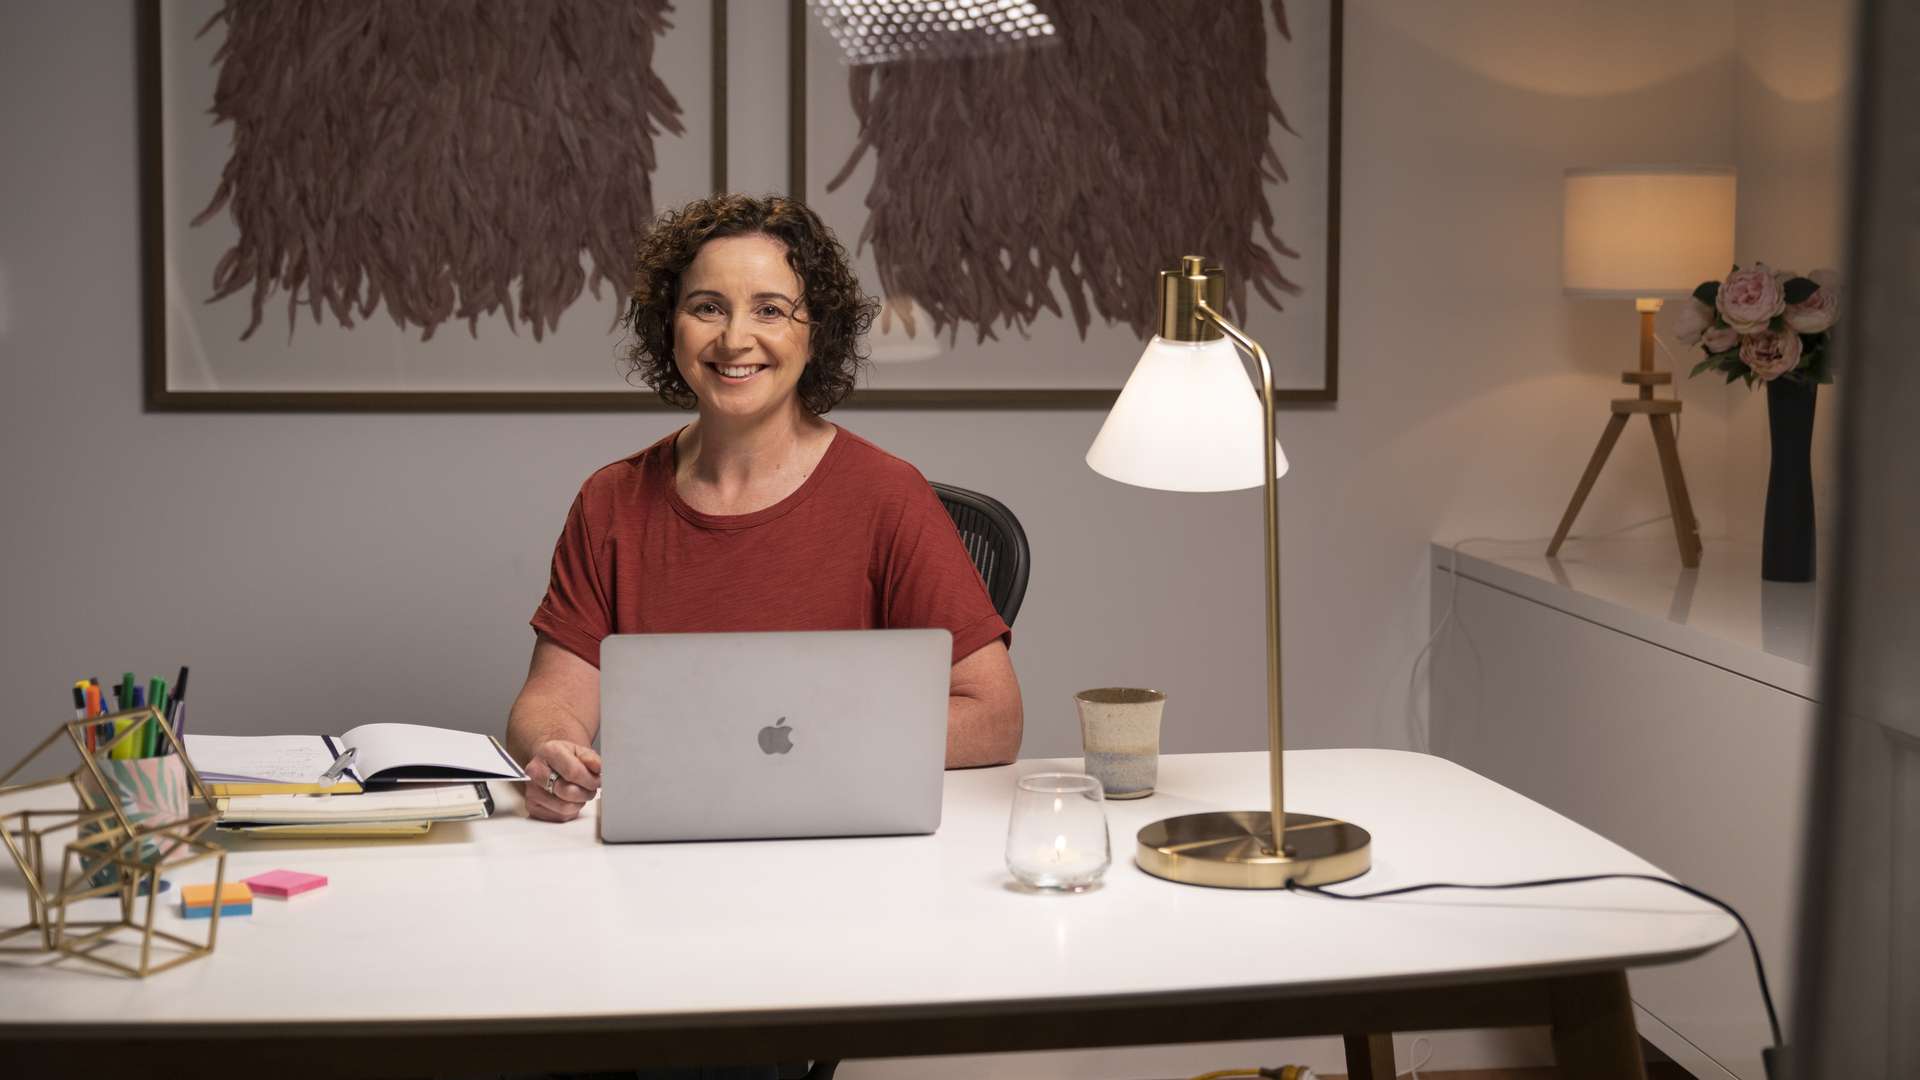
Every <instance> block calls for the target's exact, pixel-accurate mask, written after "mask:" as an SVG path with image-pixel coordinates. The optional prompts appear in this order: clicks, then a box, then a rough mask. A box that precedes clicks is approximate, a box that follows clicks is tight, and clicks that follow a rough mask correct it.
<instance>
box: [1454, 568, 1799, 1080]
mask: <svg viewBox="0 0 1920 1080" xmlns="http://www.w3.org/2000/svg"><path fill="white" fill-rule="evenodd" d="M1544 548H1545V545H1544V544H1537V543H1528V544H1517V543H1504V542H1485V541H1474V542H1469V543H1467V544H1466V545H1465V546H1464V548H1463V549H1462V550H1461V551H1459V552H1458V553H1457V554H1456V553H1455V552H1454V551H1453V550H1452V549H1451V548H1449V547H1448V546H1446V545H1444V544H1435V545H1433V547H1432V549H1431V553H1432V563H1433V567H1434V572H1433V574H1432V604H1433V606H1432V619H1433V625H1434V626H1435V627H1440V625H1441V623H1442V622H1443V621H1445V624H1446V625H1445V627H1444V628H1443V629H1442V630H1441V632H1440V634H1439V637H1438V638H1437V639H1436V640H1435V641H1434V643H1433V653H1432V658H1431V666H1430V669H1429V672H1430V674H1429V716H1430V718H1431V746H1432V750H1433V752H1434V753H1437V754H1440V755H1442V756H1445V757H1448V758H1451V759H1453V760H1455V761H1458V762H1459V763H1461V764H1463V765H1465V766H1467V767H1468V768H1471V769H1473V770H1475V771H1476V772H1479V773H1481V774H1482V775H1485V776H1488V777H1491V778H1493V779H1494V780H1497V781H1499V782H1500V783H1502V784H1505V785H1506V786H1508V787H1511V788H1513V789H1514V790H1516V791H1518V792H1520V793H1522V794H1524V795H1527V796H1528V797H1530V798H1532V799H1534V800H1536V801H1538V802H1541V803H1544V804H1546V805H1547V806H1550V807H1552V808H1553V809H1555V810H1557V811H1559V812H1560V813H1562V814H1565V815H1566V816H1568V817H1570V818H1572V819H1574V820H1575V821H1578V822H1580V823H1581V824H1583V825H1586V826H1587V827H1589V828H1591V829H1593V830H1595V831H1596V832H1599V833H1601V834H1602V835H1605V836H1607V837H1608V838H1609V839H1611V840H1613V841H1615V842H1616V843H1619V844H1621V845H1622V846H1624V847H1626V848H1628V849H1629V850H1631V851H1633V852H1634V853H1635V854H1638V855H1640V856H1641V857H1643V858H1645V859H1647V860H1649V861H1650V862H1652V863H1654V864H1655V865H1657V866H1659V867H1661V868H1662V869H1664V870H1666V871H1667V872H1668V873H1670V874H1672V875H1674V876H1675V877H1676V878H1678V879H1680V880H1681V881H1684V882H1687V883H1689V884H1691V885H1694V886H1696V887H1698V888H1701V889H1705V890H1706V891H1707V892H1709V893H1712V894H1713V895H1715V896H1718V897H1720V898H1721V899H1723V900H1725V901H1727V902H1728V903H1730V904H1732V905H1734V906H1735V907H1736V908H1738V909H1739V910H1740V913H1741V914H1742V915H1744V916H1745V917H1746V919H1747V921H1748V923H1749V924H1750V925H1752V927H1753V930H1754V933H1755V935H1756V937H1757V938H1758V940H1759V943H1760V950H1761V954H1762V955H1763V956H1764V957H1765V959H1766V964H1767V976H1768V979H1769V981H1770V982H1771V984H1772V989H1773V993H1774V999H1775V1006H1776V1007H1777V1008H1778V1009H1779V1010H1781V1022H1782V1023H1783V1024H1785V1023H1786V1022H1787V1015H1786V1012H1787V1009H1788V1008H1789V1006H1790V1004H1791V997H1792V978H1793V963H1792V961H1793V957H1792V948H1791V942H1792V931H1793V919H1794V917H1795V913H1796V903H1797V901H1796V897H1797V895H1798V892H1799V873H1800V866H1801V860H1800V847H1801V828H1802V819H1803V807H1804V803H1805V799H1806V795H1807V770H1808V766H1809V763H1810V755H1811V748H1812V737H1813V728H1814V721H1815V713H1816V709H1817V706H1816V703H1815V698H1816V675H1815V662H1816V652H1817V649H1818V646H1819V637H1820V635H1819V630H1818V628H1819V623H1820V619H1819V611H1818V606H1819V602H1820V598H1819V589H1818V587H1817V585H1813V584H1805V585H1788V584H1778V583H1772V582H1762V581H1761V580H1760V568H1759V549H1758V546H1757V545H1752V544H1733V543H1714V542H1709V543H1708V544H1707V548H1706V551H1705V553H1704V554H1703V556H1702V558H1701V562H1700V567H1699V568H1698V569H1697V570H1683V569H1682V568H1681V567H1680V561H1679V556H1678V554H1677V553H1676V551H1675V550H1674V545H1673V541H1672V538H1671V537H1670V536H1662V537H1658V538H1654V537H1648V538H1631V539H1606V540H1594V541H1577V540H1576V541H1570V542H1569V543H1568V544H1567V546H1566V547H1565V548H1563V549H1562V551H1561V557H1560V558H1558V559H1548V558H1546V557H1545V555H1544V554H1542V552H1543V551H1544ZM1456 559H1457V565H1458V574H1457V578H1458V580H1457V582H1456V580H1455V577H1456V575H1455V574H1454V572H1453V570H1452V568H1453V567H1454V565H1455V561H1456ZM1456 584H1457V592H1456V590H1455V586H1456ZM1449 609H1451V617H1449V614H1448V613H1449ZM1514 902H1515V903H1516V904H1524V903H1526V900H1525V899H1524V894H1515V900H1514ZM1632 985H1633V997H1634V1002H1635V1004H1636V1006H1637V1007H1638V1011H1639V1020H1640V1030H1641V1034H1642V1035H1644V1036H1645V1037H1646V1038H1648V1039H1649V1040H1651V1041H1652V1042H1653V1043H1654V1044H1655V1045H1656V1046H1658V1047H1660V1049H1661V1050H1662V1051H1664V1052H1665V1053H1666V1054H1668V1055H1669V1056H1670V1057H1672V1058H1673V1059H1674V1060H1675V1061H1677V1062H1678V1063H1680V1064H1681V1065H1683V1066H1685V1067H1687V1068H1688V1069H1689V1070H1690V1071H1691V1072H1693V1073H1694V1075H1696V1076H1700V1077H1711V1078H1713V1080H1722V1078H1731V1077H1738V1078H1739V1080H1765V1071H1764V1070H1763V1068H1762V1066H1761V1063H1760V1052H1761V1049H1762V1048H1763V1047H1764V1046H1766V1045H1767V1043H1768V1042H1769V1036H1768V1032H1767V1026H1766V1014H1765V1010H1764V1007H1763V1006H1762V1004H1761V999H1760V994H1759V990H1758V988H1757V986H1756V984H1755V981H1754V976H1753V964H1752V961H1751V959H1750V958H1749V956H1748V953H1747V950H1746V947H1745V944H1744V942H1739V941H1736V942H1733V943H1729V944H1727V945H1724V946H1722V947H1721V948H1720V949H1719V950H1718V951H1717V952H1714V953H1712V954H1710V955H1708V956H1705V957H1702V958H1700V959H1697V960H1694V961H1691V962H1689V963H1686V964H1681V965H1677V966H1673V967H1665V968H1656V969H1648V970H1644V971H1639V972H1635V973H1634V975H1633V978H1632ZM1791 1037H1792V1033H1791V1031H1789V1032H1788V1038H1789V1039H1791Z"/></svg>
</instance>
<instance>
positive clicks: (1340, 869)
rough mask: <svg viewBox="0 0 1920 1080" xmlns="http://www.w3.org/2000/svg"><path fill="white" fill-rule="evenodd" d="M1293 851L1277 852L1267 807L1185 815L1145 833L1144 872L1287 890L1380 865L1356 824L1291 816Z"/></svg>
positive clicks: (1288, 846)
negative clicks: (1289, 885) (1296, 884)
mask: <svg viewBox="0 0 1920 1080" xmlns="http://www.w3.org/2000/svg"><path fill="white" fill-rule="evenodd" d="M1286 833H1287V835H1286V850H1285V851H1284V852H1282V853H1280V854H1272V851H1273V816H1272V815H1271V814H1269V813H1267V812H1266V811H1265V810H1224V811H1218V812H1215V813H1209V814H1183V815H1181V816H1180V817H1171V818H1166V819H1164V820H1161V821H1156V822H1154V823H1153V824H1151V825H1148V826H1147V827H1146V828H1144V829H1141V830H1140V834H1139V841H1140V848H1139V851H1138V852H1137V853H1136V857H1137V858H1138V859H1139V861H1140V869H1142V870H1145V871H1146V872H1147V873H1149V874H1152V875H1153V876H1155V877H1163V878H1166V879H1167V880H1168V881H1178V882H1182V883H1184V884H1187V885H1212V886H1215V887H1217V888H1222V889H1284V888H1286V887H1287V883H1288V882H1290V881H1297V882H1299V883H1300V884H1302V885H1331V884H1333V883H1334V882H1336V881H1345V880H1347V879H1348V878H1354V877H1359V876H1360V875H1361V874H1364V873H1366V872H1367V870H1368V868H1370V867H1371V866H1372V865H1373V850H1372V844H1373V837H1372V836H1370V835H1368V833H1367V830H1365V829H1363V828H1361V827H1360V826H1358V825H1355V824H1352V823H1351V822H1346V821H1340V820H1337V819H1335V818H1323V817H1315V816H1314V815H1312V814H1288V815H1287V827H1286Z"/></svg>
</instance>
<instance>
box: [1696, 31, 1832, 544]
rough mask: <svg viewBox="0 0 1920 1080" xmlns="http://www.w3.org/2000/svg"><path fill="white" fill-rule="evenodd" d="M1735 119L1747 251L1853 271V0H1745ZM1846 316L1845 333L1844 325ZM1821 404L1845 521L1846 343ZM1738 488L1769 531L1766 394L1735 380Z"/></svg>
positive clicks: (1756, 525)
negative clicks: (1839, 420) (1842, 420)
mask: <svg viewBox="0 0 1920 1080" xmlns="http://www.w3.org/2000/svg"><path fill="white" fill-rule="evenodd" d="M1739 10H1740V17H1739V20H1738V22H1737V24H1736V27H1737V34H1736V36H1735V37H1736V42H1735V43H1736V48H1737V52H1738V56H1739V63H1738V66H1737V67H1736V69H1735V70H1736V75H1735V79H1736V83H1735V92H1734V123H1735V130H1736V132H1737V137H1738V142H1739V148H1738V152H1739V160H1740V208H1739V218H1738V225H1737V226H1736V238H1735V249H1736V256H1737V258H1739V260H1740V261H1741V262H1743V263H1747V262H1753V261H1755V260H1759V261H1763V262H1766V263H1767V264H1769V265H1771V266H1776V267H1784V268H1787V269H1793V270H1799V271H1801V272H1802V273H1804V272H1806V271H1809V270H1813V269H1815V268H1817V267H1832V268H1835V269H1839V270H1841V271H1843V272H1844V271H1845V269H1846V265H1845V252H1844V250H1843V249H1844V247H1845V238H1846V229H1845V224H1846V223H1845V221H1844V220H1843V218H1844V215H1845V212H1846V193H1847V169H1848V163H1847V154H1848V150H1849V148H1848V140H1847V135H1848V125H1849V124H1850V123H1851V115H1850V113H1849V104H1850V97H1849V94H1850V93H1851V84H1850V82H1849V72H1850V71H1851V69H1852V66H1853V65H1852V59H1853V56H1852V49H1853V36H1854V5H1853V3H1852V0H1741V2H1740V9H1739ZM1845 332H1846V327H1845V325H1844V324H1842V326H1841V327H1840V329H1839V333H1840V334H1841V335H1842V336H1843V337H1844V335H1845ZM1839 359H1840V365H1839V367H1838V369H1837V370H1836V373H1835V379H1836V382H1835V384H1834V385H1833V386H1827V387H1822V388H1821V389H1820V396H1819V401H1818V403H1817V405H1816V406H1815V410H1814V444H1813V445H1814V451H1813V463H1814V509H1815V516H1816V518H1817V519H1818V520H1819V521H1820V523H1821V525H1822V531H1823V532H1824V531H1828V530H1827V529H1826V526H1827V524H1828V523H1830V522H1832V521H1833V510H1834V505H1835V495H1836V494H1837V491H1836V488H1835V484H1834V470H1835V468H1836V467H1837V465H1838V462H1837V458H1836V453H1835V450H1836V446H1835V426H1834V420H1835V418H1836V417H1838V416H1839V415H1840V395H1841V394H1842V393H1844V392H1845V391H1846V382H1847V372H1846V368H1845V363H1846V358H1845V354H1844V352H1843V353H1842V354H1841V356H1840V358H1839ZM1726 393H1727V396H1728V405H1729V415H1730V417H1731V421H1730V423H1729V425H1728V429H1727V458H1726V460H1727V467H1728V472H1727V474H1726V480H1725V482H1726V490H1727V493H1728V512H1729V515H1730V518H1731V521H1732V524H1733V527H1734V528H1735V529H1737V530H1739V531H1740V532H1741V533H1742V534H1743V535H1748V536H1754V537H1757V536H1759V535H1760V522H1761V515H1762V512H1763V510H1764V509H1765V506H1766V494H1767V472H1766V470H1767V462H1768V449H1767V447H1768V443H1767V403H1766V394H1765V392H1763V391H1759V390H1755V391H1752V392H1749V391H1748V390H1747V389H1746V388H1745V387H1744V386H1739V385H1736V386H1734V387H1730V388H1728V389H1727V391H1726Z"/></svg>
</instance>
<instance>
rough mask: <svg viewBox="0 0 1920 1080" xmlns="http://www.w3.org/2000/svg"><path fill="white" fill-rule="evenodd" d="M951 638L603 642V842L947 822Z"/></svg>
mask: <svg viewBox="0 0 1920 1080" xmlns="http://www.w3.org/2000/svg"><path fill="white" fill-rule="evenodd" d="M952 651H953V636H952V635H951V634H949V633H948V632H947V631H945V630H845V631H825V632H805V633H800V632H794V633H764V634H616V635H613V636H611V637H608V638H607V639H605V640H604V641H602V642H601V643H600V752H601V757H602V759H603V764H602V772H601V785H600V786H601V790H600V838H601V839H602V840H606V841H609V842H620V841H631V840H746V839H757V840H770V839H776V838H784V837H796V836H872V835H880V834H888V833H930V832H933V831H934V830H935V829H937V828H939V826H940V796H941V787H942V780H941V774H942V770H943V769H944V768H945V765H946V750H947V689H948V685H949V678H950V669H951V665H952Z"/></svg>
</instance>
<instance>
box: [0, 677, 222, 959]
mask: <svg viewBox="0 0 1920 1080" xmlns="http://www.w3.org/2000/svg"><path fill="white" fill-rule="evenodd" d="M107 724H111V725H113V726H112V727H111V728H109V730H111V731H113V733H114V734H113V735H112V737H111V738H109V739H108V740H107V741H106V742H105V743H103V744H100V745H98V746H97V747H96V748H95V749H94V750H93V751H92V752H89V751H88V750H87V741H86V733H87V729H88V728H90V727H97V726H100V725H107ZM149 731H151V732H152V733H153V735H154V736H155V737H156V738H157V740H158V742H157V743H156V745H160V744H164V745H165V746H166V748H167V749H168V751H170V752H169V753H167V754H164V755H162V756H159V757H151V758H138V759H133V758H114V757H112V756H111V755H112V751H113V749H114V748H115V747H118V746H121V745H123V744H126V743H128V740H137V741H136V742H134V743H132V745H143V744H144V742H145V740H146V738H147V735H148V733H149ZM63 745H64V746H65V747H67V748H70V749H71V750H72V751H73V752H74V754H75V755H76V756H77V757H78V758H79V761H80V764H79V765H78V766H77V767H75V768H73V769H71V770H70V771H67V772H63V773H56V774H54V775H52V776H46V777H42V778H39V779H34V780H28V781H24V782H20V783H13V782H12V781H13V780H14V778H15V777H18V776H20V775H21V774H23V773H25V772H26V771H27V769H28V767H29V766H30V765H32V764H33V763H34V762H35V761H36V760H37V759H39V758H40V757H41V756H42V755H43V754H49V753H50V752H51V754H54V755H57V754H59V753H60V747H61V746H63ZM62 787H65V788H68V789H70V791H71V795H72V803H71V804H70V805H53V806H28V807H21V808H11V809H10V808H8V806H7V804H8V803H9V802H15V801H19V800H20V797H21V796H24V795H26V794H27V793H41V796H43V797H46V798H49V799H51V797H52V793H53V792H54V791H55V790H57V789H59V788H62ZM196 801H197V802H198V804H199V810H198V812H197V813H195V812H192V807H193V804H194V803H195V802H196ZM0 810H6V812H4V813H0V844H4V845H5V847H6V849H7V854H9V855H11V856H12V857H13V862H14V865H15V866H16V867H17V868H18V869H19V872H20V877H21V879H22V881H23V883H24V884H25V887H26V888H25V891H26V901H27V921H26V922H24V923H21V924H19V925H16V926H10V927H6V926H0V952H51V953H56V954H60V955H64V956H71V957H74V958H76V959H79V960H85V961H88V962H89V963H93V964H98V965H101V966H103V967H107V968H110V969H112V970H114V971H118V972H120V973H122V974H126V975H132V976H135V977H136V978H144V977H146V976H148V975H152V974H154V973H156V972H160V971H165V970H167V969H168V968H171V967H175V966H177V965H180V964H184V963H186V962H187V961H189V960H195V959H198V958H200V957H202V956H205V955H207V954H208V953H211V952H212V951H213V946H214V941H215V939H216V935H217V934H218V932H219V926H220V905H219V903H218V902H217V901H216V903H215V904H214V905H213V911H212V913H211V914H210V915H209V917H208V919H207V935H206V940H205V941H204V942H202V941H196V940H192V939H189V938H185V937H182V936H180V935H178V934H173V933H169V932H167V931H165V930H161V929H157V928H156V927H155V926H154V916H155V913H156V912H157V910H158V905H159V903H160V873H161V870H162V869H163V868H165V869H168V870H173V869H178V868H180V867H184V866H189V865H192V864H194V863H198V862H203V861H205V860H207V859H212V860H214V888H215V892H214V896H215V897H216V898H217V897H218V896H219V895H220V894H219V891H218V890H219V888H220V886H221V885H223V884H225V881H226V868H227V853H226V849H224V848H222V847H220V846H218V845H216V844H210V843H207V842H206V841H205V840H203V839H202V837H203V836H204V835H205V833H206V832H207V830H209V829H211V828H212V827H213V824H214V821H215V818H216V815H215V813H214V810H213V800H212V799H211V798H209V797H208V793H207V788H206V785H205V784H204V783H203V782H202V781H201V779H200V774H199V772H197V771H196V770H195V769H194V767H193V762H192V761H190V760H188V758H187V753H186V748H185V747H184V746H182V745H181V743H180V740H179V739H177V738H175V736H174V733H173V729H172V728H171V727H170V726H168V724H167V723H166V719H165V717H163V716H162V715H161V713H160V710H158V709H155V708H144V709H129V710H127V711H125V712H120V713H115V714H113V715H112V716H106V717H99V718H96V719H91V720H67V721H63V722H62V723H61V724H60V725H59V726H57V727H55V728H54V730H53V732H52V734H50V735H48V736H47V737H46V738H45V739H43V740H42V741H41V742H40V745H38V746H36V747H34V748H33V750H32V751H30V752H29V753H28V754H27V755H26V756H25V757H23V758H21V759H20V761H19V762H18V763H17V764H15V765H14V767H13V768H11V769H8V770H7V771H6V772H5V773H4V774H0ZM66 833H71V834H73V836H72V839H70V840H67V841H66V842H65V843H64V845H63V846H62V850H63V851H64V854H63V855H62V857H61V859H60V865H59V874H58V877H55V876H54V875H53V874H52V873H50V871H52V870H53V869H54V868H53V867H52V866H50V865H48V859H47V856H48V849H49V847H51V846H59V845H60V844H61V839H62V834H66ZM107 899H111V900H112V901H114V904H113V910H114V911H115V912H116V915H115V917H112V918H101V917H94V918H90V919H77V918H74V917H72V916H73V906H74V905H76V904H79V903H80V902H82V901H88V900H107ZM141 899H145V901H146V904H145V906H144V908H142V907H141V905H140V904H139V900H141ZM94 906H96V907H97V906H100V905H97V904H96V905H94ZM156 946H159V948H158V949H156ZM128 954H131V959H124V958H123V957H126V956H127V955H128Z"/></svg>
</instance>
